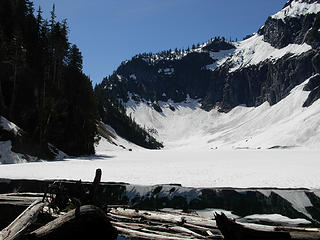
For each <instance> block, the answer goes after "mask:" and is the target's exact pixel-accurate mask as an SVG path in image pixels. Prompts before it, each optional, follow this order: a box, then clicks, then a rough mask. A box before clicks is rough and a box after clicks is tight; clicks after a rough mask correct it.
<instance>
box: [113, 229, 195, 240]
mask: <svg viewBox="0 0 320 240" xmlns="http://www.w3.org/2000/svg"><path fill="white" fill-rule="evenodd" d="M116 228H117V230H118V231H119V232H121V233H122V235H124V236H127V237H131V238H139V239H154V240H186V239H196V238H188V237H185V236H180V237H178V236H164V235H163V234H161V233H160V232H159V233H158V234H156V233H147V232H141V231H137V230H132V229H128V228H122V227H116Z"/></svg>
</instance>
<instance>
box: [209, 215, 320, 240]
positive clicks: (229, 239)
mask: <svg viewBox="0 0 320 240" xmlns="http://www.w3.org/2000/svg"><path fill="white" fill-rule="evenodd" d="M215 218H216V222H217V226H218V227H219V229H220V231H221V233H222V234H223V236H224V239H226V240H271V239H272V240H290V239H292V240H294V239H295V240H316V239H317V240H319V239H320V230H319V229H304V228H289V227H285V228H281V227H280V228H279V227H275V228H273V229H271V230H258V229H253V228H250V227H249V226H248V225H243V224H240V223H237V222H235V221H233V220H230V219H228V218H227V217H226V216H225V215H224V214H223V213H222V214H215Z"/></svg>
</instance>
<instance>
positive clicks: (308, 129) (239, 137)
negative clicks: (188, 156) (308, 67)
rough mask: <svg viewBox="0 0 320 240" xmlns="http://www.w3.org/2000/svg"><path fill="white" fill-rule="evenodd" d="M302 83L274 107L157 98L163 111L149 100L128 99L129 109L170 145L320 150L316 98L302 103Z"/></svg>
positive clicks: (170, 146) (318, 111) (265, 104)
mask: <svg viewBox="0 0 320 240" xmlns="http://www.w3.org/2000/svg"><path fill="white" fill-rule="evenodd" d="M308 80H309V79H308ZM308 80H306V81H305V83H306V82H307V81H308ZM305 83H303V84H301V85H299V86H297V87H296V88H294V89H293V90H292V91H291V93H290V95H289V96H287V97H286V98H284V99H283V100H282V101H280V102H278V103H277V104H275V105H273V106H270V105H269V104H268V103H267V102H266V103H264V104H262V105H260V106H258V107H243V106H238V107H236V108H234V109H233V110H231V111H230V112H229V113H220V112H218V111H217V110H216V109H213V110H212V111H210V112H206V111H204V110H202V109H201V108H200V103H199V102H198V101H197V100H192V99H189V100H188V101H186V102H181V103H174V102H172V101H168V102H166V103H164V102H159V105H160V106H161V108H162V110H163V112H162V113H158V112H157V111H155V110H154V109H153V108H152V107H151V106H150V105H148V104H147V103H139V104H136V103H134V102H133V101H130V102H128V103H127V112H128V113H129V114H132V117H134V118H135V120H136V121H137V122H138V123H140V124H141V125H145V126H146V127H150V128H155V129H157V131H158V136H156V137H157V138H158V139H159V140H161V141H163V142H164V144H165V147H166V148H169V149H170V148H171V149H172V148H177V147H182V148H185V147H188V148H194V149H199V148H205V149H210V148H212V149H260V148H262V149H268V148H272V147H274V148H281V147H284V148H291V147H296V148H297V147H302V148H311V149H320V101H319V100H318V101H317V102H315V103H314V104H313V105H311V106H310V107H308V108H303V107H302V105H303V103H304V102H305V100H306V98H307V96H308V94H309V92H306V91H303V87H304V85H305ZM170 105H171V106H174V107H175V109H176V110H175V111H172V110H171V109H170V108H169V106H170ZM279 133H280V134H279Z"/></svg>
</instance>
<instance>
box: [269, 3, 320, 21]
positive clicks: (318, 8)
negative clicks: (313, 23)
mask: <svg viewBox="0 0 320 240" xmlns="http://www.w3.org/2000/svg"><path fill="white" fill-rule="evenodd" d="M318 12H320V3H316V2H315V3H307V2H303V1H301V0H296V1H293V2H291V4H290V5H288V6H287V7H285V8H283V9H282V10H281V11H279V12H277V13H276V14H274V15H272V16H271V17H272V18H274V19H282V20H283V21H284V20H285V18H286V17H291V18H297V17H299V16H301V15H307V14H316V13H318Z"/></svg>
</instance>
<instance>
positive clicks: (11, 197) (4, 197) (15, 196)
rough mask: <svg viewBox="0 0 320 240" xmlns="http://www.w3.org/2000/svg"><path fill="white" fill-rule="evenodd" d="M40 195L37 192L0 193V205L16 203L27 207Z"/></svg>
mask: <svg viewBox="0 0 320 240" xmlns="http://www.w3.org/2000/svg"><path fill="white" fill-rule="evenodd" d="M40 197H41V194H39V193H7V194H0V205H17V206H22V207H23V206H25V207H28V206H30V204H32V203H33V202H34V201H36V200H38V199H39V198H40Z"/></svg>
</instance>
